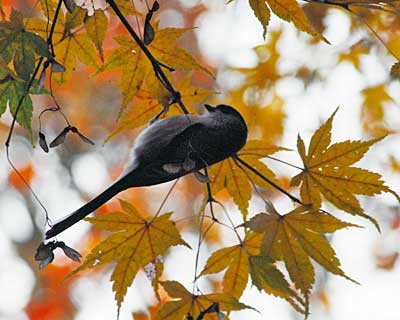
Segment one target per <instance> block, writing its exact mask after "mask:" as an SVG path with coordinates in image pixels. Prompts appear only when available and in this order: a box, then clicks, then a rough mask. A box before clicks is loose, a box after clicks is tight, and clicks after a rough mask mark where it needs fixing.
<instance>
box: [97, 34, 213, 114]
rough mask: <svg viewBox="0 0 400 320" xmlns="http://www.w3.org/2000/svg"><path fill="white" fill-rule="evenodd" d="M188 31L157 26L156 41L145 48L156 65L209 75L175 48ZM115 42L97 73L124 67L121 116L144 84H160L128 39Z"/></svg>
mask: <svg viewBox="0 0 400 320" xmlns="http://www.w3.org/2000/svg"><path fill="white" fill-rule="evenodd" d="M189 30H190V29H189V28H183V29H179V28H165V29H159V30H158V29H157V26H156V33H155V38H154V40H153V41H152V42H151V44H150V45H149V46H148V47H147V48H148V49H149V51H150V52H151V53H152V54H153V55H154V57H155V58H156V59H157V60H158V61H159V62H161V63H163V64H165V65H167V66H168V67H171V68H173V69H175V70H203V71H205V72H207V73H208V74H211V73H210V72H209V71H208V70H207V69H206V68H204V67H203V66H201V65H200V64H198V63H197V62H196V60H195V59H194V58H193V57H192V56H191V55H190V54H189V53H188V52H187V51H185V50H184V49H182V48H181V47H179V46H178V45H177V44H176V41H177V40H178V39H179V38H180V37H182V36H183V35H184V34H185V33H186V32H187V31H189ZM114 40H115V41H117V43H118V44H119V45H120V47H118V48H117V49H115V50H114V51H113V52H112V53H111V54H110V55H109V57H108V58H107V59H106V62H105V63H104V65H103V66H102V67H101V68H100V69H99V70H98V72H102V71H105V70H111V69H115V68H119V67H123V70H122V78H121V82H120V84H119V86H120V87H121V89H122V105H121V109H120V112H119V114H120V115H121V114H122V113H123V112H124V110H125V109H126V107H127V106H128V105H129V103H131V102H132V100H133V98H134V97H135V96H136V95H137V93H138V92H139V90H140V89H141V88H142V85H143V84H144V83H145V82H146V81H147V82H148V85H147V88H152V87H153V85H154V84H155V82H158V83H159V80H158V79H157V78H156V76H155V74H154V71H153V66H152V63H151V61H150V60H149V59H148V57H147V56H146V55H145V54H144V53H143V51H142V50H141V49H140V48H139V46H138V45H137V44H136V43H135V42H133V41H132V39H131V38H128V37H126V36H118V37H115V38H114ZM150 84H151V85H150ZM158 86H159V84H158Z"/></svg>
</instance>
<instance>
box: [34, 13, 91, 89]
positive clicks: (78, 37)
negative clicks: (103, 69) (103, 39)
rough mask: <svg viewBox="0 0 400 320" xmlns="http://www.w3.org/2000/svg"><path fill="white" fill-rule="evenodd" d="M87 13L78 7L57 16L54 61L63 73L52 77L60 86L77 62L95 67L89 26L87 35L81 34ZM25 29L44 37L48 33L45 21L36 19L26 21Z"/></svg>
mask: <svg viewBox="0 0 400 320" xmlns="http://www.w3.org/2000/svg"><path fill="white" fill-rule="evenodd" d="M86 14H87V11H86V10H84V9H82V8H81V7H79V6H76V7H75V8H74V11H73V12H72V13H69V12H67V13H66V14H65V15H64V14H63V13H60V14H59V17H58V20H57V24H56V27H55V29H54V36H53V44H54V46H53V47H54V51H55V59H56V60H57V62H58V63H60V64H61V65H63V66H64V67H65V69H66V71H65V72H60V73H56V74H54V75H53V77H54V78H55V80H56V81H57V83H59V84H61V83H64V82H66V81H68V80H69V79H70V78H71V76H72V73H73V71H74V70H75V68H76V62H77V60H79V61H81V62H82V63H84V64H85V65H87V66H93V67H97V66H98V63H97V56H96V50H95V48H94V46H93V44H92V40H91V37H90V36H89V34H90V33H91V32H93V33H94V31H92V29H91V27H90V25H89V30H90V32H89V34H88V33H87V32H83V31H84V30H85V28H81V26H82V25H83V24H84V19H85V17H86ZM26 27H27V29H28V30H30V31H32V32H35V33H38V34H39V35H46V34H47V32H48V25H47V21H45V20H42V19H37V18H32V19H27V22H26Z"/></svg>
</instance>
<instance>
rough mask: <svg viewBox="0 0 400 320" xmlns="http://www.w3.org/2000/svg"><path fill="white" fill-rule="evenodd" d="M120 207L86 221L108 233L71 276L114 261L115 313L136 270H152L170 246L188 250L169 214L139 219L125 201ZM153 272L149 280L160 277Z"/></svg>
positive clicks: (134, 210)
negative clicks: (183, 247) (150, 268)
mask: <svg viewBox="0 0 400 320" xmlns="http://www.w3.org/2000/svg"><path fill="white" fill-rule="evenodd" d="M120 205H121V207H122V209H123V212H112V213H110V214H107V215H104V216H101V217H96V218H87V219H86V220H87V221H89V222H91V223H93V224H94V225H95V226H96V227H99V228H101V229H103V230H107V231H111V232H112V234H111V235H110V236H109V237H108V238H106V239H105V240H103V241H102V242H101V243H100V244H98V245H97V246H96V247H95V248H94V249H92V251H91V252H90V253H89V255H88V256H87V257H86V259H85V261H84V262H83V264H82V265H81V266H80V267H79V268H78V269H76V270H75V271H74V272H73V274H75V273H77V272H79V271H81V270H84V269H88V268H93V267H95V266H96V267H97V266H100V265H103V264H105V263H109V262H116V266H115V269H114V271H113V273H112V275H111V281H112V282H113V291H114V292H115V299H116V301H117V305H118V312H119V309H120V307H121V304H122V301H123V299H124V296H125V294H126V291H127V289H128V287H129V286H130V285H131V284H132V282H133V280H134V278H135V276H136V274H137V272H138V271H139V269H140V268H145V270H146V271H148V269H149V266H148V265H149V264H152V266H154V269H156V268H157V265H159V264H158V263H159V262H160V260H162V257H163V256H165V254H166V253H167V251H168V249H169V248H170V247H171V246H176V245H185V246H187V247H189V248H190V246H189V245H188V244H187V243H186V242H185V241H184V240H183V239H182V238H181V235H180V234H179V231H178V229H177V228H176V226H175V223H174V222H173V221H171V220H170V216H171V214H172V213H165V214H163V215H161V216H158V217H154V218H143V217H142V216H141V215H140V214H139V212H137V210H136V209H135V208H134V207H133V206H132V205H130V204H129V203H128V202H125V201H123V200H120ZM153 271H154V272H150V274H151V277H156V276H159V275H160V273H159V272H157V270H153ZM152 280H154V279H152Z"/></svg>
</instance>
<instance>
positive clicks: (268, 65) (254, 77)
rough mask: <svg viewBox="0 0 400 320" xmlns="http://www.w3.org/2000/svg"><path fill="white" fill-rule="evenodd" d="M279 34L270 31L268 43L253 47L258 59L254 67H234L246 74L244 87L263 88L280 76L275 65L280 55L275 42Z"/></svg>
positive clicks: (278, 32)
mask: <svg viewBox="0 0 400 320" xmlns="http://www.w3.org/2000/svg"><path fill="white" fill-rule="evenodd" d="M281 35H282V32H281V31H275V32H271V33H270V40H269V41H268V43H266V44H263V45H260V46H257V47H255V48H254V49H253V51H254V53H255V54H256V55H257V57H258V61H259V62H258V64H257V65H256V66H255V67H254V68H235V69H234V70H236V71H239V72H241V73H243V74H245V75H246V78H247V81H246V87H251V86H255V87H257V88H264V87H266V86H268V85H269V84H270V83H274V82H276V81H277V80H279V79H280V78H281V75H280V74H279V71H278V66H277V64H278V60H279V57H280V54H279V52H278V49H277V44H278V41H279V39H280V37H281Z"/></svg>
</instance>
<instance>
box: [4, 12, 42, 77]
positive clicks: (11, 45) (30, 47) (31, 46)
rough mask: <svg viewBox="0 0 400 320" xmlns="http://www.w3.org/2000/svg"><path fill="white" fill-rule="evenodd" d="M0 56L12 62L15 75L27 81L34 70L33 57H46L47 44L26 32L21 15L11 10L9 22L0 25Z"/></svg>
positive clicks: (38, 37)
mask: <svg viewBox="0 0 400 320" xmlns="http://www.w3.org/2000/svg"><path fill="white" fill-rule="evenodd" d="M0 55H1V57H2V58H3V60H4V61H5V63H9V62H10V61H11V60H12V61H13V65H14V69H15V71H16V73H17V75H18V76H19V77H20V78H22V79H24V80H29V79H30V76H31V74H32V73H33V70H34V68H35V55H39V56H42V57H48V56H49V52H48V50H47V43H46V41H45V40H44V39H42V38H41V37H40V36H38V35H36V34H34V33H32V32H29V31H27V30H26V28H25V26H24V23H23V17H22V14H21V13H20V12H18V11H16V10H15V9H12V11H11V16H10V21H1V23H0Z"/></svg>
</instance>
